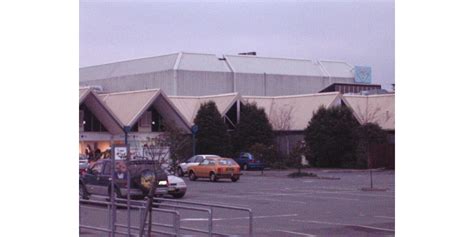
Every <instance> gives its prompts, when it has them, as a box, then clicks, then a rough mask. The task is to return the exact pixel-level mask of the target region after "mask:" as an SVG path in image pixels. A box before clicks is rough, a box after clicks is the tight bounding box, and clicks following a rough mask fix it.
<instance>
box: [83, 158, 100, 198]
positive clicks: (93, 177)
mask: <svg viewBox="0 0 474 237" xmlns="http://www.w3.org/2000/svg"><path fill="white" fill-rule="evenodd" d="M103 168H104V163H103V162H102V161H98V162H96V163H95V164H93V165H92V166H91V167H90V168H89V169H87V173H86V174H85V175H84V183H85V184H86V188H87V191H88V192H89V193H90V194H100V185H99V183H100V176H99V175H100V174H102V170H103Z"/></svg>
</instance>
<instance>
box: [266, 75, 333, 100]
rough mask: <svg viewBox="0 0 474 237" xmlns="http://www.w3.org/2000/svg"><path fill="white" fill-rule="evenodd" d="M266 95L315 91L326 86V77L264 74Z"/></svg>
mask: <svg viewBox="0 0 474 237" xmlns="http://www.w3.org/2000/svg"><path fill="white" fill-rule="evenodd" d="M266 79H267V83H266V85H267V90H266V92H267V94H266V95H267V96H280V95H299V94H311V93H317V92H319V91H320V90H322V89H323V88H325V87H326V86H328V85H329V84H328V81H329V79H328V78H323V77H312V76H286V75H266Z"/></svg>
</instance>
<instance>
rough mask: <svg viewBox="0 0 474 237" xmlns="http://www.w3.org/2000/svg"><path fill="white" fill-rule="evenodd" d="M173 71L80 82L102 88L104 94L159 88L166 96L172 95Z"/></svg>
mask: <svg viewBox="0 0 474 237" xmlns="http://www.w3.org/2000/svg"><path fill="white" fill-rule="evenodd" d="M174 83H175V80H174V75H173V70H168V71H162V72H153V73H145V74H137V75H127V76H120V77H112V78H107V79H99V80H91V81H80V85H81V86H93V85H100V86H102V88H103V90H104V91H105V92H121V91H133V90H145V89H154V88H161V89H162V90H164V91H165V93H166V94H167V95H174V94H175V92H174Z"/></svg>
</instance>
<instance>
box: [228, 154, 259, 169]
mask: <svg viewBox="0 0 474 237" xmlns="http://www.w3.org/2000/svg"><path fill="white" fill-rule="evenodd" d="M234 160H235V162H237V164H239V165H240V167H241V168H242V170H250V169H255V170H263V169H264V168H265V164H264V163H263V162H262V161H260V160H257V159H255V157H254V156H253V155H252V154H251V153H248V152H241V153H240V154H239V156H238V157H236V158H234Z"/></svg>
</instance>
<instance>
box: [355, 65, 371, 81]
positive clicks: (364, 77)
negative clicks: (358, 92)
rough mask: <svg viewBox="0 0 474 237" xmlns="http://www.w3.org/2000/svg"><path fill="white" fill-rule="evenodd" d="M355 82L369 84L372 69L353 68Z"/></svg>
mask: <svg viewBox="0 0 474 237" xmlns="http://www.w3.org/2000/svg"><path fill="white" fill-rule="evenodd" d="M354 77H355V82H358V83H365V84H370V83H372V68H371V67H362V66H355V67H354Z"/></svg>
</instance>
